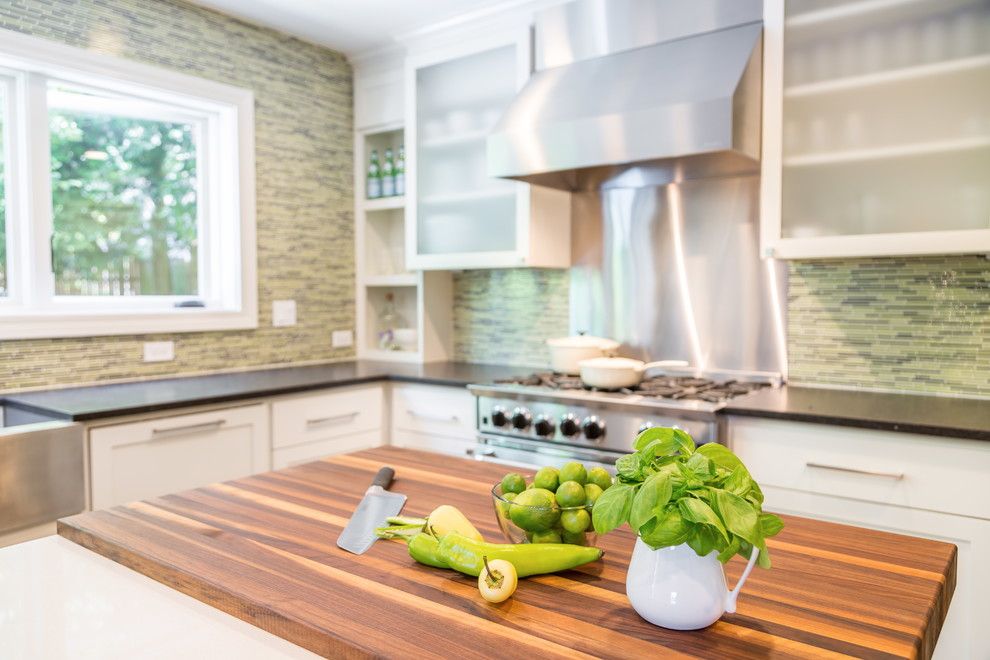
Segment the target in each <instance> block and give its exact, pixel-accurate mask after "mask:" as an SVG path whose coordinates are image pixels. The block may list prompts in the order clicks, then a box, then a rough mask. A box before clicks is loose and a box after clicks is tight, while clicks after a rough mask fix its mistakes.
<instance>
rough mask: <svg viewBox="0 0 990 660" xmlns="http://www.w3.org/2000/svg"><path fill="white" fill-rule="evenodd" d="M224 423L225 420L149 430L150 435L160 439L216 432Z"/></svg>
mask: <svg viewBox="0 0 990 660" xmlns="http://www.w3.org/2000/svg"><path fill="white" fill-rule="evenodd" d="M226 423H227V420H225V419H218V420H216V421H214V422H204V423H202V424H186V425H185V426H171V427H168V428H163V429H151V435H152V436H155V437H159V438H160V437H163V436H169V435H185V434H187V433H199V432H208V431H218V430H220V427H221V426H223V425H224V424H226Z"/></svg>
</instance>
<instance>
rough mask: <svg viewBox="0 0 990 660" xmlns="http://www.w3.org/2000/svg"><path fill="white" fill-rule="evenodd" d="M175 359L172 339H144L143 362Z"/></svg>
mask: <svg viewBox="0 0 990 660" xmlns="http://www.w3.org/2000/svg"><path fill="white" fill-rule="evenodd" d="M174 359H175V342H174V341H146V342H144V361H145V362H168V361H170V360H174Z"/></svg>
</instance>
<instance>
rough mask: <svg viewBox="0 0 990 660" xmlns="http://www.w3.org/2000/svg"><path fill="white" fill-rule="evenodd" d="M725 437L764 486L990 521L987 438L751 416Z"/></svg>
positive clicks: (733, 425)
mask: <svg viewBox="0 0 990 660" xmlns="http://www.w3.org/2000/svg"><path fill="white" fill-rule="evenodd" d="M729 437H730V444H731V447H732V450H733V451H734V452H735V453H736V454H737V455H738V456H739V458H741V459H742V460H743V462H744V463H745V464H746V466H747V467H748V468H749V470H750V472H751V473H752V474H753V476H754V477H755V478H756V480H757V481H759V482H760V483H761V484H766V485H768V486H777V487H780V488H788V489H792V490H797V491H803V492H808V493H820V494H824V495H836V496H839V497H845V498H853V499H859V500H866V501H870V502H878V503H883V504H895V505H898V506H906V507H910V508H914V509H928V510H931V511H943V512H946V513H955V514H959V515H965V516H974V517H978V518H983V519H990V480H988V479H987V478H986V475H987V474H990V443H985V442H975V441H972V440H962V439H957V438H941V437H935V436H924V435H915V434H910V433H895V432H889V431H869V430H863V429H852V428H846V427H838V426H829V425H825V424H805V423H800V422H779V421H768V420H753V419H748V418H732V419H731V421H730V423H729Z"/></svg>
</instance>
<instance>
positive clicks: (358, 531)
mask: <svg viewBox="0 0 990 660" xmlns="http://www.w3.org/2000/svg"><path fill="white" fill-rule="evenodd" d="M394 478H395V470H393V469H392V468H390V467H383V468H382V469H380V470H379V471H378V474H376V475H375V478H374V480H372V482H371V486H369V487H368V490H366V491H365V492H364V499H363V500H361V503H360V504H358V507H357V508H356V509H355V510H354V513H353V514H351V519H350V521H348V523H347V527H345V528H344V531H343V532H341V533H340V536H338V537H337V547H339V548H343V549H344V550H347V551H348V552H353V553H354V554H356V555H360V554H364V553H365V552H367V551H368V549H369V548H370V547H371V544H372V543H374V542H375V539H376V538H377V537H376V536H375V528H376V527H381V526H382V525H384V524H385V519H386V518H388V517H389V516H397V515H399V512H400V511H402V505H404V504H405V503H406V496H405V495H400V494H399V493H390V492H389V491H388V490H386V489H387V488H388V487H389V486H390V485H391V484H392V479H394Z"/></svg>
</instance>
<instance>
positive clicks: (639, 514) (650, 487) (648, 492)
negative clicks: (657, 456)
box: [595, 473, 671, 531]
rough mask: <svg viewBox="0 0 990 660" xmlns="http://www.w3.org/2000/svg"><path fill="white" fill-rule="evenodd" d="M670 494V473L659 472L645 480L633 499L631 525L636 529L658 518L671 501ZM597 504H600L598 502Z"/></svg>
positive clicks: (630, 514) (630, 512) (630, 516)
mask: <svg viewBox="0 0 990 660" xmlns="http://www.w3.org/2000/svg"><path fill="white" fill-rule="evenodd" d="M670 495H671V485H670V475H668V474H666V473H658V474H654V475H653V476H651V477H650V478H649V479H647V480H646V481H644V482H643V485H642V487H640V489H639V492H637V493H636V497H635V498H634V499H633V503H632V508H631V509H630V511H629V526H630V527H632V528H633V530H634V531H636V530H639V529H640V528H641V527H643V525H645V524H646V523H648V522H649V521H650V520H652V519H653V518H656V517H657V516H658V515H659V514H660V513H661V512H662V511H663V507H664V506H666V505H667V502H669V501H670ZM595 506H598V505H597V503H596V504H595Z"/></svg>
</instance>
